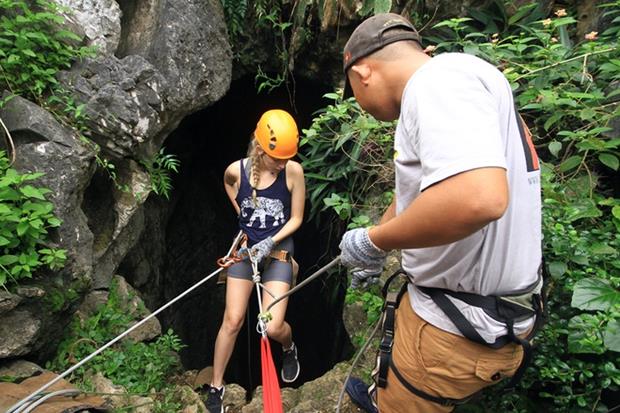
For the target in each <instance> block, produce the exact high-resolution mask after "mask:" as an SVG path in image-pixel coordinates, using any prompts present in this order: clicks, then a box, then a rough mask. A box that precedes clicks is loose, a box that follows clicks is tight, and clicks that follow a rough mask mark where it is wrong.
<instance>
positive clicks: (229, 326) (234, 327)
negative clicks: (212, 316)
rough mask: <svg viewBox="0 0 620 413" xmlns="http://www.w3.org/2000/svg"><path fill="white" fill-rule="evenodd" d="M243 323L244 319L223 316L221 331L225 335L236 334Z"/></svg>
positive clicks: (227, 315) (228, 315)
mask: <svg viewBox="0 0 620 413" xmlns="http://www.w3.org/2000/svg"><path fill="white" fill-rule="evenodd" d="M244 321H245V317H243V316H241V317H239V316H234V315H230V314H224V321H223V323H222V329H223V330H224V331H225V332H226V333H227V334H237V333H239V330H241V327H243V322H244Z"/></svg>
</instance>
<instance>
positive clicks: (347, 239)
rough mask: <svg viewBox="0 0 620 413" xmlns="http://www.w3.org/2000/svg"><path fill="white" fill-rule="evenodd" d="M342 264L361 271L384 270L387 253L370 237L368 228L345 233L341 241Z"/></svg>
mask: <svg viewBox="0 0 620 413" xmlns="http://www.w3.org/2000/svg"><path fill="white" fill-rule="evenodd" d="M340 251H341V253H340V262H341V263H342V264H343V265H344V266H346V267H348V268H357V269H361V270H365V269H373V270H376V269H377V268H381V269H382V268H383V263H384V262H385V257H387V252H385V251H383V250H382V249H381V248H379V247H377V246H376V245H375V244H373V242H372V241H371V240H370V238H369V237H368V229H367V228H356V229H352V230H350V231H347V232H345V234H344V235H343V237H342V241H340Z"/></svg>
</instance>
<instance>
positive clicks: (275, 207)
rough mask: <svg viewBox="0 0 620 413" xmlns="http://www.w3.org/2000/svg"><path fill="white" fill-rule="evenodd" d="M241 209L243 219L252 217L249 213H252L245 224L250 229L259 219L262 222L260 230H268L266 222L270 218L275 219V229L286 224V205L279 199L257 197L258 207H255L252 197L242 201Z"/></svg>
mask: <svg viewBox="0 0 620 413" xmlns="http://www.w3.org/2000/svg"><path fill="white" fill-rule="evenodd" d="M239 208H241V216H242V217H243V218H247V216H248V215H250V214H249V213H248V211H250V212H251V213H252V215H250V218H248V222H247V223H246V224H245V225H246V226H248V227H252V226H254V222H255V221H256V220H257V219H258V221H259V222H260V225H259V227H258V228H267V225H266V222H267V218H268V217H269V218H272V219H273V224H271V226H273V227H277V226H278V225H282V224H284V222H285V220H284V204H283V203H282V201H280V200H279V199H271V198H265V197H262V196H259V197H256V205H254V200H253V199H252V197H251V196H250V197H247V198H244V199H243V201H241V205H239Z"/></svg>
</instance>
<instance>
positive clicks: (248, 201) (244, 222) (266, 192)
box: [235, 159, 291, 245]
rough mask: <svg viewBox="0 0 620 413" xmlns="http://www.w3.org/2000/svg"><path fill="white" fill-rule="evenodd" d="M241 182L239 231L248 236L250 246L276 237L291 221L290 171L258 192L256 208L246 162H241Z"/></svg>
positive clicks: (283, 172) (238, 203) (283, 171)
mask: <svg viewBox="0 0 620 413" xmlns="http://www.w3.org/2000/svg"><path fill="white" fill-rule="evenodd" d="M239 168H240V174H241V182H240V185H239V192H238V193H237V197H236V198H235V201H237V205H239V209H240V213H239V229H240V230H241V231H243V232H244V233H245V234H247V236H248V244H249V245H254V244H256V243H257V242H258V241H262V240H264V239H265V238H268V237H271V236H273V235H275V234H276V233H277V232H278V231H280V229H281V228H282V225H284V224H285V223H286V222H288V220H289V219H290V218H291V192H290V191H289V190H288V187H287V185H286V168H284V169H283V170H281V171H280V172H279V173H278V176H277V177H276V180H275V181H274V182H273V183H272V184H271V185H270V186H268V187H267V188H265V189H257V190H256V205H255V204H254V201H253V200H252V185H250V182H249V180H248V176H247V175H246V173H245V168H244V163H243V159H241V160H240V161H239Z"/></svg>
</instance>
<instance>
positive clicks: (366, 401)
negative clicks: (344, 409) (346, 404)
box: [345, 377, 379, 413]
mask: <svg viewBox="0 0 620 413" xmlns="http://www.w3.org/2000/svg"><path fill="white" fill-rule="evenodd" d="M345 390H346V392H347V394H348V395H349V397H350V398H351V401H352V402H353V404H355V405H356V406H357V407H359V408H360V409H362V410H363V411H365V412H367V413H379V411H378V410H377V408H376V407H375V405H374V404H372V400H371V399H370V396H369V395H368V385H367V384H366V383H364V382H363V381H361V380H360V379H358V378H357V377H351V378H349V380H348V381H347V384H346V386H345Z"/></svg>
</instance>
